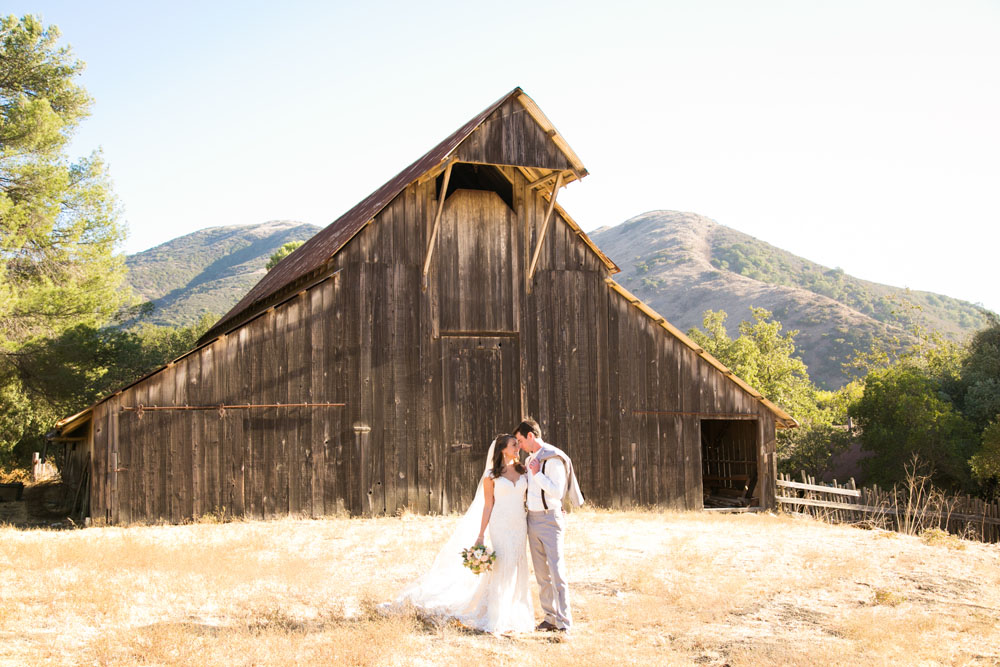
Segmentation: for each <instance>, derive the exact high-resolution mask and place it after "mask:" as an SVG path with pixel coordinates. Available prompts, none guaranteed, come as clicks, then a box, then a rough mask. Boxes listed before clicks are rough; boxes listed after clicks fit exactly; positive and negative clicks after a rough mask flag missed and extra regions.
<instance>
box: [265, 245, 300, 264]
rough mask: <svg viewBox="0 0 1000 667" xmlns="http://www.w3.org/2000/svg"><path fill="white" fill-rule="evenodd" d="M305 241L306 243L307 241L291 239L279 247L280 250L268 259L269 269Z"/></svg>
mask: <svg viewBox="0 0 1000 667" xmlns="http://www.w3.org/2000/svg"><path fill="white" fill-rule="evenodd" d="M303 243H305V241H289V242H288V243H286V244H285V245H283V246H281V247H280V248H278V251H277V252H275V253H274V254H273V255H271V258H270V259H269V260H267V270H268V271H270V270H271V269H273V268H274V267H276V266H277V265H278V262H280V261H281V260H283V259H284V258H286V257H288V256H289V255H291V254H292V253H293V252H295V251H296V250H297V249H298V247H299V246H301V245H302V244H303Z"/></svg>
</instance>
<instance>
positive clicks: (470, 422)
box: [441, 336, 521, 512]
mask: <svg viewBox="0 0 1000 667" xmlns="http://www.w3.org/2000/svg"><path fill="white" fill-rule="evenodd" d="M441 342H442V346H443V352H444V359H443V363H444V368H443V371H444V372H443V377H444V383H443V384H444V386H443V391H444V428H445V433H444V436H445V437H444V447H445V452H444V457H443V459H444V462H445V466H444V470H442V471H441V474H442V475H443V476H444V493H443V494H442V495H443V498H442V503H443V504H444V507H443V511H444V512H449V511H455V510H464V509H465V508H466V507H467V506H468V505H469V503H470V502H471V501H472V496H473V494H474V493H475V491H476V485H477V483H478V481H479V477H480V475H482V472H483V468H484V466H485V463H486V454H487V450H488V449H489V446H490V443H491V442H492V441H493V438H494V437H496V436H497V435H499V434H500V433H510V431H511V429H513V428H514V427H515V426H517V423H518V420H519V419H520V414H519V410H520V405H521V382H520V372H519V363H518V360H519V358H520V352H519V350H518V347H519V346H518V339H517V337H510V336H508V337H461V336H451V337H443V338H442V339H441Z"/></svg>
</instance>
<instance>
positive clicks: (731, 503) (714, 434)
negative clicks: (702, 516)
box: [701, 419, 760, 507]
mask: <svg viewBox="0 0 1000 667" xmlns="http://www.w3.org/2000/svg"><path fill="white" fill-rule="evenodd" d="M701 471H702V490H703V494H704V502H705V507H757V506H759V505H760V495H759V493H758V491H757V489H758V484H757V421H756V420H751V419H702V420H701Z"/></svg>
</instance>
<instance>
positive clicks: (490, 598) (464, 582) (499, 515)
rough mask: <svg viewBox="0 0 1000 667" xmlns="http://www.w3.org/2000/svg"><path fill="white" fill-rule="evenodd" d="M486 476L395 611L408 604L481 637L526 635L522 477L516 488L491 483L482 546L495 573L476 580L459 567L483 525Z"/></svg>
mask: <svg viewBox="0 0 1000 667" xmlns="http://www.w3.org/2000/svg"><path fill="white" fill-rule="evenodd" d="M495 444H496V443H495V442H494V445H495ZM494 445H490V450H489V454H488V455H487V458H486V460H487V462H490V461H492V459H493V448H494ZM488 474H489V469H487V471H486V472H484V474H483V477H482V478H481V479H480V482H479V488H478V490H477V491H476V497H475V500H473V501H472V505H471V506H470V507H469V509H468V511H466V513H465V515H464V516H463V517H462V518H461V519H459V522H458V526H457V527H456V528H455V531H454V532H453V533H452V535H451V537H450V538H449V540H448V541H447V542H446V543H445V545H444V546H443V547H442V548H441V550H440V551H439V552H438V554H437V557H436V558H435V559H434V564H433V565H432V566H431V568H430V569H429V570H427V571H426V572H425V573H424V574H423V575H421V576H420V577H419V578H418V579H417V580H416V581H414V582H413V583H411V584H410V585H409V586H407V587H406V588H405V589H404V590H403V592H402V593H401V594H400V596H399V597H398V598H397V599H396V602H395V605H403V604H407V603H408V604H412V605H413V606H415V607H418V608H419V609H421V610H423V611H424V612H425V613H428V614H430V615H431V616H434V617H438V618H442V619H455V620H457V621H458V622H460V623H462V625H465V626H466V627H469V628H474V629H476V630H481V631H483V632H491V633H496V634H502V633H507V632H530V631H531V630H533V629H534V626H535V612H534V608H533V606H532V603H531V589H530V587H529V584H528V548H527V543H528V524H527V520H526V517H525V509H524V499H525V493H526V492H527V488H528V479H527V477H525V476H524V475H521V476H520V477H518V479H517V481H516V482H512V481H510V480H509V479H507V478H506V477H501V478H499V479H495V480H493V481H494V484H493V489H494V491H493V498H494V503H493V511H492V512H491V513H490V522H489V527H488V531H487V539H486V546H487V547H489V548H491V549H493V550H494V551H495V552H496V554H497V558H496V561H495V562H494V563H493V568H492V569H491V570H490V571H489V572H485V573H483V574H479V575H477V574H474V573H473V572H472V571H470V570H468V569H466V568H465V567H464V566H463V565H462V554H461V551H462V549H464V548H467V547H471V546H472V545H473V544H474V543H475V540H476V535H477V533H478V532H479V526H480V525H481V522H482V516H483V507H484V504H485V500H484V493H483V484H482V479H485V477H486V476H487V475H488Z"/></svg>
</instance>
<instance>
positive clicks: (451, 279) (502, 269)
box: [434, 189, 519, 335]
mask: <svg viewBox="0 0 1000 667" xmlns="http://www.w3.org/2000/svg"><path fill="white" fill-rule="evenodd" d="M512 219H513V213H512V211H511V210H510V208H509V207H508V206H507V204H506V203H504V201H503V199H501V198H500V196H499V195H498V194H497V193H496V192H490V191H486V190H466V189H461V190H456V191H455V192H454V193H453V194H452V195H450V196H449V197H448V199H447V201H446V203H445V207H444V210H443V212H442V215H441V229H440V233H439V236H438V247H437V251H436V253H435V256H434V262H435V270H436V271H437V275H438V281H439V282H438V284H439V294H440V296H439V303H440V315H439V317H440V321H439V324H440V330H441V332H442V335H444V334H445V333H446V332H466V333H476V334H484V333H492V332H513V331H516V330H517V318H516V317H515V313H516V312H517V311H516V308H515V300H516V294H515V289H514V287H515V285H516V284H517V281H516V279H515V276H516V275H519V274H518V252H517V250H516V247H515V246H516V243H515V242H514V235H513V223H512Z"/></svg>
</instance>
